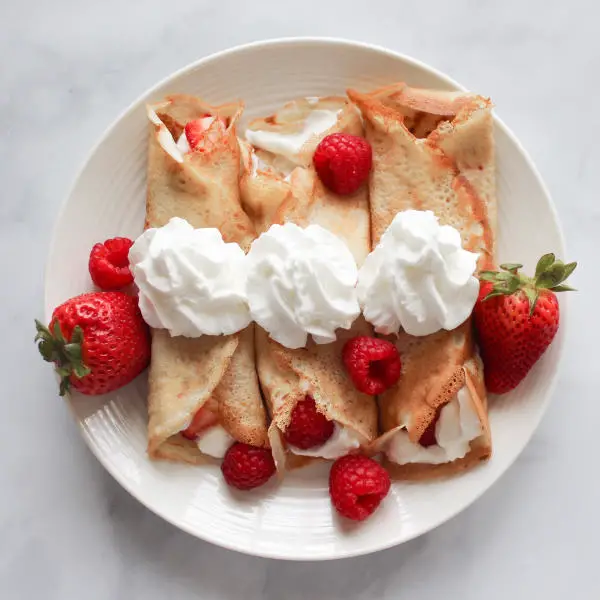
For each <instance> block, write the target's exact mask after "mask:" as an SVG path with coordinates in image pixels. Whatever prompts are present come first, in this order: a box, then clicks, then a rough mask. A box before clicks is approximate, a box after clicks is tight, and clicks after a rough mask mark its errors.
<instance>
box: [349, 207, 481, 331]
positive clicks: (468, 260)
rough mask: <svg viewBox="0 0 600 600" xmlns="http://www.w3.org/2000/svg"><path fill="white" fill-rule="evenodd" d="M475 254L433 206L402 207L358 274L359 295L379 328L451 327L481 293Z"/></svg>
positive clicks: (364, 308)
mask: <svg viewBox="0 0 600 600" xmlns="http://www.w3.org/2000/svg"><path fill="white" fill-rule="evenodd" d="M476 266H477V254H475V253H473V252H469V251H467V250H464V249H463V248H462V246H461V240H460V233H459V232H458V231H457V230H456V229H454V227H450V226H449V225H440V224H439V221H438V218H437V217H436V216H435V215H434V214H433V213H432V212H431V211H418V210H407V211H403V212H399V213H398V214H397V215H396V216H395V217H394V220H393V221H392V223H391V224H390V226H389V227H388V228H387V230H386V231H385V233H384V234H383V236H382V237H381V241H380V242H379V244H378V246H377V247H376V248H375V250H373V252H371V254H369V256H368V257H367V259H366V260H365V262H364V264H363V266H362V268H361V269H360V272H359V275H358V286H357V291H358V297H359V301H360V304H361V306H362V308H363V313H364V316H365V318H366V319H367V321H369V322H370V323H372V324H373V325H374V326H375V331H377V332H378V333H384V334H390V333H396V332H398V331H399V329H400V328H402V329H404V331H406V332H407V333H409V334H410V335H415V336H421V335H429V334H431V333H435V332H436V331H439V330H440V329H447V330H452V329H454V328H456V327H458V326H459V325H460V324H461V323H463V322H464V321H465V320H466V319H467V318H468V317H469V315H470V314H471V311H472V310H473V307H474V306H475V301H476V299H477V295H478V293H479V282H478V280H477V278H476V277H474V276H473V273H474V272H475V268H476Z"/></svg>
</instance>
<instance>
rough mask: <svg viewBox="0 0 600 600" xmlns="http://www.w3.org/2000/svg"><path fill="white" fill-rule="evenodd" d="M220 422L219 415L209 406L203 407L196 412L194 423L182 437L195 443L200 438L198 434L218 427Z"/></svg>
mask: <svg viewBox="0 0 600 600" xmlns="http://www.w3.org/2000/svg"><path fill="white" fill-rule="evenodd" d="M218 422H219V416H218V414H217V413H216V412H215V411H214V410H212V409H211V408H209V407H208V406H202V407H201V408H200V409H198V410H197V411H196V414H195V415H194V418H193V419H192V422H191V423H190V424H189V425H188V427H187V429H184V430H183V431H182V432H181V435H182V436H183V437H185V438H187V439H188V440H192V441H194V440H195V439H196V438H197V437H198V434H200V433H202V431H204V430H205V429H208V428H209V427H212V426H213V425H216V424H217V423H218Z"/></svg>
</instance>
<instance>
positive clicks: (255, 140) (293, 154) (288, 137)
mask: <svg viewBox="0 0 600 600" xmlns="http://www.w3.org/2000/svg"><path fill="white" fill-rule="evenodd" d="M317 100H318V99H317ZM339 112H340V111H339V110H327V109H319V108H315V109H314V110H311V111H310V112H309V113H308V114H307V115H306V118H305V119H304V120H303V121H302V122H301V129H300V130H299V131H295V132H289V133H286V132H283V131H264V130H253V129H247V130H246V134H245V135H246V140H247V141H248V142H250V143H251V144H252V145H253V146H255V147H256V148H261V149H262V150H266V151H267V152H271V153H272V154H275V155H276V156H277V157H278V160H277V162H276V164H274V165H273V166H274V168H276V169H277V170H279V171H281V172H282V173H285V174H288V173H289V172H291V171H292V170H293V168H294V167H295V166H297V165H298V164H300V163H299V154H300V152H301V150H302V146H304V144H305V143H306V142H307V141H308V140H309V139H310V138H311V137H313V136H315V135H319V134H321V133H323V132H324V131H327V130H328V129H330V128H331V127H333V126H334V125H335V124H336V122H337V118H338V114H339Z"/></svg>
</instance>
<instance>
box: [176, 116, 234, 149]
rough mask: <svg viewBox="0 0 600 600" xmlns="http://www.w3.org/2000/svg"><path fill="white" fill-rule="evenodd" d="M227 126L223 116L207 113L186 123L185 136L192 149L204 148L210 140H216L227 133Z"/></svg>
mask: <svg viewBox="0 0 600 600" xmlns="http://www.w3.org/2000/svg"><path fill="white" fill-rule="evenodd" d="M226 128H227V124H226V123H225V120H224V119H223V118H221V117H214V116H212V115H208V114H207V115H204V116H203V117H201V118H200V119H194V120H193V121H188V122H187V123H186V126H185V137H186V138H187V141H188V144H189V145H190V148H191V149H192V150H197V149H200V150H202V149H203V148H205V147H206V146H207V145H208V144H207V142H208V141H211V142H216V141H217V140H218V138H219V137H220V136H221V135H223V134H224V133H225V130H226ZM209 131H210V133H208V132H209Z"/></svg>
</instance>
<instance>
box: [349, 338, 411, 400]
mask: <svg viewBox="0 0 600 600" xmlns="http://www.w3.org/2000/svg"><path fill="white" fill-rule="evenodd" d="M342 359H343V361H344V365H345V366H346V371H347V372H348V375H350V379H352V383H354V386H355V387H356V389H357V390H358V391H359V392H363V394H370V395H371V396H376V395H377V394H382V393H383V392H385V390H387V389H389V388H391V387H392V386H393V385H394V384H395V383H396V381H398V379H399V378H400V372H401V370H402V363H401V362H400V354H398V350H397V349H396V346H394V344H392V343H391V342H388V341H387V340H380V339H379V338H374V337H369V336H366V335H361V336H358V337H355V338H352V339H351V340H348V341H347V342H346V343H345V344H344V349H343V350H342Z"/></svg>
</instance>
